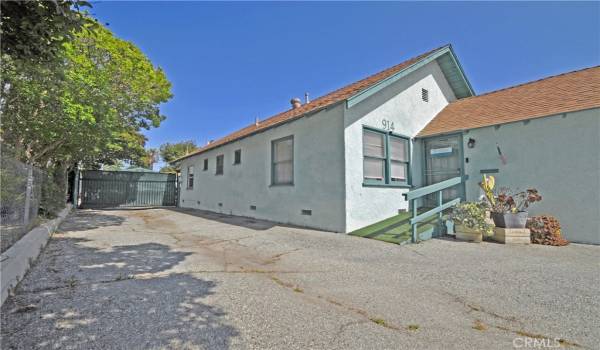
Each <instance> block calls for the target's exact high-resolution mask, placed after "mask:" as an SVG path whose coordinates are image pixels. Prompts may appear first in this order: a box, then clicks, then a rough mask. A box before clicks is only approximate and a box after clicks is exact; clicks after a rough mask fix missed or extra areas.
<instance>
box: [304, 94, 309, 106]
mask: <svg viewBox="0 0 600 350" xmlns="http://www.w3.org/2000/svg"><path fill="white" fill-rule="evenodd" d="M309 102H310V99H309V98H308V92H305V93H304V103H309Z"/></svg>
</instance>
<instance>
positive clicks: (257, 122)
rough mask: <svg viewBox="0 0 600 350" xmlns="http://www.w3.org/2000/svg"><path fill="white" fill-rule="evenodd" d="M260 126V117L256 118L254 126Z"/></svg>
mask: <svg viewBox="0 0 600 350" xmlns="http://www.w3.org/2000/svg"><path fill="white" fill-rule="evenodd" d="M258 124H260V120H258V117H256V119H255V120H254V125H256V126H258Z"/></svg>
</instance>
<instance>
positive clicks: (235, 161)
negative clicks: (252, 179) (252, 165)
mask: <svg viewBox="0 0 600 350" xmlns="http://www.w3.org/2000/svg"><path fill="white" fill-rule="evenodd" d="M241 162H242V150H241V149H238V150H236V151H235V153H234V154H233V164H240V163H241Z"/></svg>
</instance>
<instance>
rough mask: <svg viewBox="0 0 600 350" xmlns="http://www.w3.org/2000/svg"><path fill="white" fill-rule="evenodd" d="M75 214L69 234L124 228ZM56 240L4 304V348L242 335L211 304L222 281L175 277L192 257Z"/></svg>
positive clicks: (153, 248)
mask: <svg viewBox="0 0 600 350" xmlns="http://www.w3.org/2000/svg"><path fill="white" fill-rule="evenodd" d="M88 215H92V216H93V215H94V214H88V213H83V214H82V213H81V212H80V213H78V214H77V215H75V216H72V217H70V218H69V219H68V220H67V222H66V225H65V227H62V229H63V230H72V229H73V228H74V227H73V226H77V227H90V228H91V227H98V226H100V225H105V226H107V225H118V224H119V220H117V219H116V218H115V217H112V216H110V215H96V217H94V218H93V219H92V218H88V219H91V220H90V223H89V224H88V223H86V217H87V216H88ZM87 242H88V240H86V239H77V238H66V237H54V238H53V239H52V240H51V241H50V243H49V245H48V247H47V248H46V249H45V251H44V252H43V253H42V255H41V256H40V258H39V260H38V263H37V264H36V266H34V267H33V269H32V270H31V272H30V273H29V274H28V275H27V276H26V278H25V280H24V281H23V282H22V283H21V285H20V286H19V289H18V290H17V292H16V295H14V296H12V297H10V298H9V299H8V300H7V301H6V302H5V304H4V305H3V306H2V315H1V326H2V327H1V329H2V330H1V334H2V342H1V348H2V349H31V348H61V349H63V348H64V349H69V348H84V349H90V348H99V349H100V348H102V349H107V348H119V349H132V348H135V349H147V348H198V347H199V348H210V349H226V348H228V347H229V345H230V340H231V338H232V337H235V336H237V335H238V331H237V330H236V329H235V328H233V327H232V326H229V325H227V324H226V323H225V322H224V321H223V317H224V316H225V314H224V312H223V311H222V310H221V309H219V308H217V307H214V306H211V305H208V304H207V302H206V298H207V297H209V296H210V295H212V294H214V293H215V291H214V289H215V288H216V283H215V282H213V281H210V280H206V279H201V278H196V277H194V276H192V275H189V274H168V273H167V272H165V271H167V270H169V269H170V268H172V267H174V266H175V265H177V264H179V263H180V262H182V261H183V260H184V259H185V257H186V256H187V255H189V254H190V253H186V252H178V251H174V250H172V249H170V247H168V246H166V245H163V244H157V243H145V244H138V245H125V246H116V247H112V248H108V249H97V248H93V247H89V246H86V243H87Z"/></svg>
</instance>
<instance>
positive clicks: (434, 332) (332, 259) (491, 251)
mask: <svg viewBox="0 0 600 350" xmlns="http://www.w3.org/2000/svg"><path fill="white" fill-rule="evenodd" d="M599 253H600V247H598V246H585V245H576V244H571V245H569V246H566V247H546V246H536V245H532V246H505V245H501V244H494V243H482V244H474V243H464V242H457V241H454V240H452V239H436V240H431V241H428V242H425V243H421V244H417V245H406V246H397V245H393V244H388V243H383V242H379V241H374V240H368V239H363V238H358V237H350V236H346V235H340V234H334V233H328V232H320V231H315V230H308V229H303V228H297V227H289V226H285V225H279V224H275V223H271V222H266V221H261V220H255V219H249V218H243V217H232V216H227V215H222V214H215V213H208V212H202V211H197V210H183V209H166V208H157V209H137V210H134V209H132V210H79V211H76V212H75V213H74V214H72V215H71V216H70V217H69V218H67V220H65V222H63V224H62V225H61V227H60V229H59V232H57V233H56V234H55V235H54V236H53V237H52V239H51V240H50V242H49V244H48V246H47V247H46V249H45V250H44V251H43V253H42V254H41V255H40V257H39V259H38V261H37V262H36V263H35V265H34V267H33V268H32V269H31V271H30V272H29V273H28V275H27V276H26V277H25V279H24V280H23V282H22V283H21V284H20V285H19V287H18V289H17V290H16V292H15V294H14V295H13V296H11V297H9V299H8V300H7V301H6V302H5V304H4V305H3V306H2V315H1V326H2V327H1V335H2V343H1V347H2V349H33V348H41V349H226V348H235V349H281V348H285V349H306V348H313V349H512V348H513V340H514V339H516V338H520V339H522V338H535V339H542V338H548V339H551V340H552V341H554V340H555V339H556V341H559V342H560V345H561V346H564V347H573V348H589V349H596V348H598V344H600V334H599V331H598V329H600V316H599V315H600V300H599V296H598V290H600V280H599V274H598V271H599V269H598V268H599V267H600V254H599ZM518 344H523V343H522V342H521V343H518ZM551 344H554V343H551Z"/></svg>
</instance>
